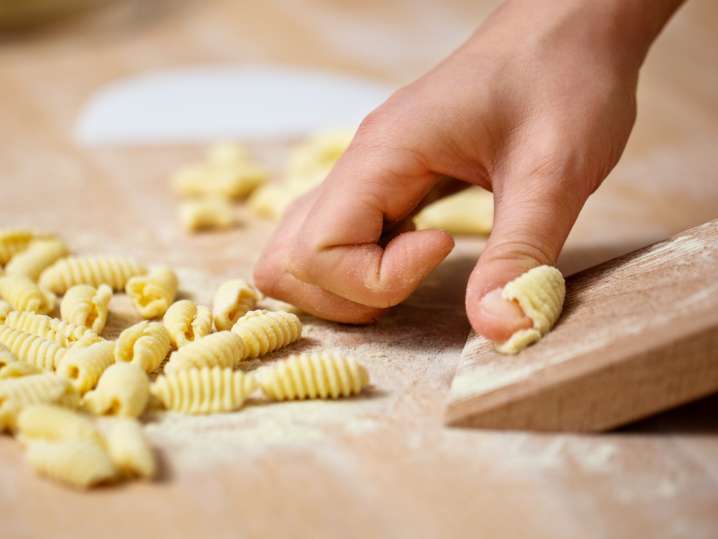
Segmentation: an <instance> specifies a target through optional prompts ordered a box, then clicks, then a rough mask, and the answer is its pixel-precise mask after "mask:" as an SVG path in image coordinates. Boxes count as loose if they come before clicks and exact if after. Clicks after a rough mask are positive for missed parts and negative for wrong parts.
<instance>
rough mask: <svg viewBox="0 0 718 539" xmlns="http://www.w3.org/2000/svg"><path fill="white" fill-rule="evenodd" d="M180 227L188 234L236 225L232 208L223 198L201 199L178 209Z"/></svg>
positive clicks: (184, 203)
mask: <svg viewBox="0 0 718 539" xmlns="http://www.w3.org/2000/svg"><path fill="white" fill-rule="evenodd" d="M179 216H180V221H181V222H182V226H184V228H185V230H187V231H189V232H196V231H198V230H210V229H221V228H230V227H232V226H234V224H235V223H236V218H235V216H234V208H233V207H232V204H230V203H229V202H228V201H227V199H225V198H217V197H211V198H201V199H197V200H192V201H189V202H183V203H182V204H180V207H179Z"/></svg>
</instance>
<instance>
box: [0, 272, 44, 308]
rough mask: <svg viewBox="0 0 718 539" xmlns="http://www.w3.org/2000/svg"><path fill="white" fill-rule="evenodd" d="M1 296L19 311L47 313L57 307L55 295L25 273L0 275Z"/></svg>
mask: <svg viewBox="0 0 718 539" xmlns="http://www.w3.org/2000/svg"><path fill="white" fill-rule="evenodd" d="M0 296H1V297H2V298H3V299H4V300H5V301H7V302H8V303H9V304H10V305H12V307H13V309H15V310H17V311H31V312H35V313H42V314H45V313H49V312H50V311H52V310H53V309H54V308H55V301H56V300H55V296H54V295H53V294H52V293H50V292H48V291H47V290H44V289H43V288H41V287H40V286H38V285H37V284H35V283H34V282H33V281H31V280H30V279H28V278H27V277H25V276H24V275H5V276H4V277H0Z"/></svg>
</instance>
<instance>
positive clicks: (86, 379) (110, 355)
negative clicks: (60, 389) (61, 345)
mask: <svg viewBox="0 0 718 539" xmlns="http://www.w3.org/2000/svg"><path fill="white" fill-rule="evenodd" d="M114 351H115V343H114V342H112V341H101V342H97V343H95V344H91V345H90V346H88V347H85V348H82V347H74V348H71V349H70V350H69V351H68V352H67V354H65V357H64V358H62V360H60V363H59V364H58V366H57V374H59V375H60V376H63V377H65V378H67V379H68V380H69V381H70V384H71V385H72V387H73V388H74V389H75V391H77V392H78V393H85V392H87V391H89V390H90V389H92V388H93V387H95V385H96V384H97V381H98V380H99V379H100V376H101V375H102V373H103V372H104V371H105V369H106V368H107V367H109V366H110V365H112V363H114V361H115V356H114Z"/></svg>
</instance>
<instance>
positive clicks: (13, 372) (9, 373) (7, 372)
mask: <svg viewBox="0 0 718 539" xmlns="http://www.w3.org/2000/svg"><path fill="white" fill-rule="evenodd" d="M0 364H2V358H0ZM40 373H42V371H41V370H40V369H38V368H37V367H35V366H33V365H30V364H29V363H25V362H24V361H19V360H18V361H13V362H12V363H7V364H5V365H3V366H2V367H0V380H7V379H8V378H20V377H21V376H30V375H31V374H40Z"/></svg>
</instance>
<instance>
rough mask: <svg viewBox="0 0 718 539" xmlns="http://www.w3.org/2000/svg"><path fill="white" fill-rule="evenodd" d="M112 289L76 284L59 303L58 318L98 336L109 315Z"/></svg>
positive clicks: (105, 286)
mask: <svg viewBox="0 0 718 539" xmlns="http://www.w3.org/2000/svg"><path fill="white" fill-rule="evenodd" d="M111 300H112V288H110V287H109V286H108V285H106V284H101V285H99V286H98V287H97V288H95V287H94V286H91V285H89V284H78V285H75V286H73V287H72V288H70V289H69V290H68V291H67V292H66V293H65V296H64V297H63V298H62V301H61V302H60V316H61V317H62V319H63V320H64V321H65V322H69V323H71V324H75V325H78V326H83V327H86V328H88V329H91V330H92V331H94V332H95V333H97V334H98V335H99V334H101V333H102V330H103V329H105V324H107V316H108V314H109V313H110V301H111Z"/></svg>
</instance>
